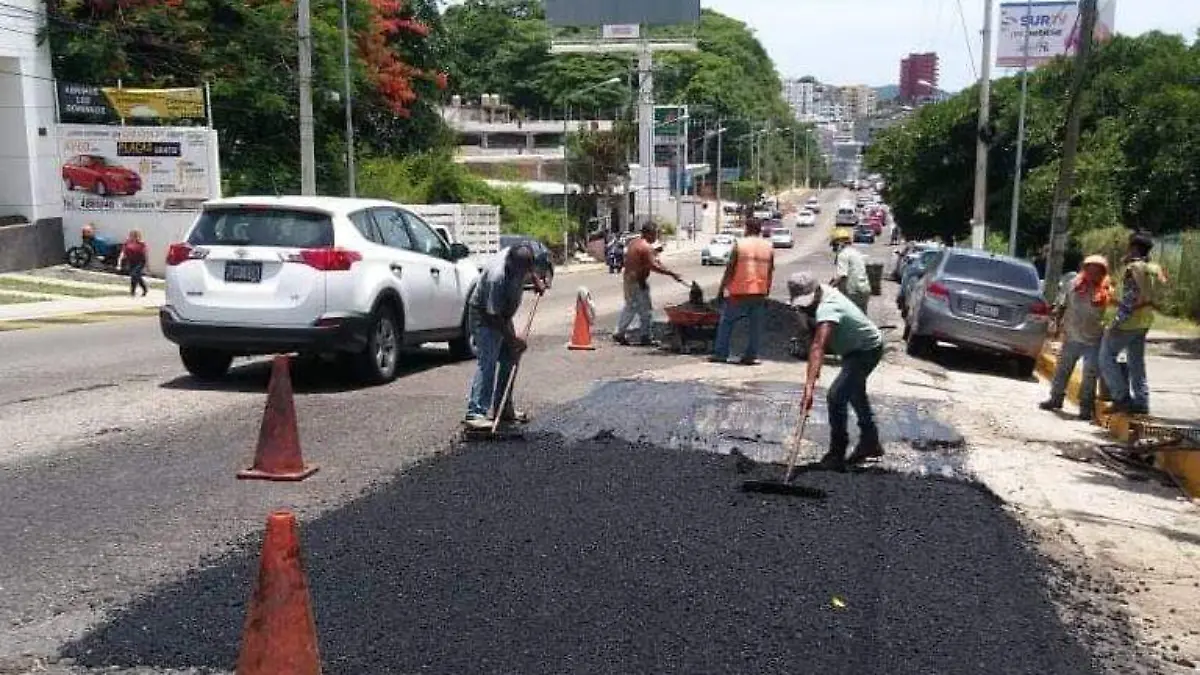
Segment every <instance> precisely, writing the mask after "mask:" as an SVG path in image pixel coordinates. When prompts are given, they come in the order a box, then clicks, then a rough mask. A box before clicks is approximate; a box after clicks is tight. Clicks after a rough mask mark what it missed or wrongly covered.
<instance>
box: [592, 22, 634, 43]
mask: <svg viewBox="0 0 1200 675" xmlns="http://www.w3.org/2000/svg"><path fill="white" fill-rule="evenodd" d="M601 34H602V35H603V36H604V39H605V40H636V39H638V38H639V37H641V36H642V27H641V26H639V25H637V24H636V23H628V24H617V25H615V26H614V25H607V26H605V27H604V31H603V33H601Z"/></svg>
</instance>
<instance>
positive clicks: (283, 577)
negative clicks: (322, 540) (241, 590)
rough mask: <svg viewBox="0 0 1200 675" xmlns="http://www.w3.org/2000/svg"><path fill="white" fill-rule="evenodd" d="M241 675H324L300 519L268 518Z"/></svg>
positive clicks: (285, 514)
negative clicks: (303, 557) (299, 531)
mask: <svg viewBox="0 0 1200 675" xmlns="http://www.w3.org/2000/svg"><path fill="white" fill-rule="evenodd" d="M236 672H237V675H284V674H286V675H320V673H321V656H320V654H319V653H318V651H317V624H316V622H315V621H314V620H313V613H312V604H311V603H310V601H309V597H308V578H307V577H306V576H305V575H304V567H303V566H302V565H301V562H300V538H299V536H297V534H296V516H294V515H292V514H291V513H288V512H287V511H277V512H275V513H272V514H271V515H270V516H269V517H268V518H267V534H266V537H265V538H264V539H263V550H262V560H261V561H260V562H259V567H258V582H257V583H256V584H255V585H254V593H253V595H251V597H250V609H249V611H248V612H247V613H246V624H245V626H244V628H243V630H242V647H241V650H240V651H239V652H238V660H237V670H236Z"/></svg>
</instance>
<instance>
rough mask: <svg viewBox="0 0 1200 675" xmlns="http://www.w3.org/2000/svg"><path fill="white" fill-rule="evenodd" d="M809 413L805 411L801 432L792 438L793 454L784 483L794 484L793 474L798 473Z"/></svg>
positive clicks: (789, 460) (801, 422) (801, 420)
mask: <svg viewBox="0 0 1200 675" xmlns="http://www.w3.org/2000/svg"><path fill="white" fill-rule="evenodd" d="M808 413H809V411H807V410H805V411H804V417H802V418H801V419H800V432H799V433H797V434H796V435H795V436H793V437H792V453H791V456H790V457H788V467H787V473H786V474H784V476H783V482H785V483H790V482H792V474H794V473H795V472H796V462H797V460H799V459H800V443H801V442H802V441H803V440H804V427H806V426H808Z"/></svg>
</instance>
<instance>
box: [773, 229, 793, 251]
mask: <svg viewBox="0 0 1200 675" xmlns="http://www.w3.org/2000/svg"><path fill="white" fill-rule="evenodd" d="M793 246H795V242H794V241H792V231H791V230H789V229H788V228H786V227H777V228H775V229H774V230H772V231H771V247H772V248H792V247H793Z"/></svg>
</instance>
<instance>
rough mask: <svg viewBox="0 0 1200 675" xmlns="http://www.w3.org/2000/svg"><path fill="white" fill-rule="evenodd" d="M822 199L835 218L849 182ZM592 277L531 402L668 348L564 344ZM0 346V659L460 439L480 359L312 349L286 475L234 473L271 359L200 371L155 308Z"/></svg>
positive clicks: (554, 321)
mask: <svg viewBox="0 0 1200 675" xmlns="http://www.w3.org/2000/svg"><path fill="white" fill-rule="evenodd" d="M824 199H825V202H826V208H825V209H824V215H825V217H826V220H827V221H828V219H829V218H831V215H830V213H831V211H832V208H829V207H830V205H832V204H833V203H835V202H836V200H837V193H833V192H831V193H827V194H826V195H825V197H824ZM827 230H828V226H827V225H826V226H825V227H818V228H814V229H813V230H804V231H798V232H799V236H798V237H797V248H796V249H795V250H794V251H793V252H791V253H784V254H783V255H782V256H781V260H790V259H799V258H801V257H803V256H804V255H806V254H807V253H808V252H810V251H812V250H815V249H819V248H821V247H823V246H824V243H825V241H826V239H825V236H826V233H827ZM667 263H668V264H669V265H671V266H672V267H674V268H676V269H677V270H679V271H680V272H681V273H682V274H683V275H684V276H685V277H687V278H688V279H689V280H690V279H696V280H698V281H700V282H701V283H702V284H703V285H705V287H706V290H707V292H708V293H712V292H713V291H714V290H715V286H716V282H717V281H718V279H719V277H720V274H721V270H720V269H719V268H715V267H701V266H700V264H699V255H698V254H695V255H694V256H693V255H688V256H686V257H684V256H679V257H670V258H668V259H667ZM578 286H586V287H587V288H589V289H590V290H591V292H592V294H593V297H594V299H595V301H596V304H597V309H598V313H599V315H600V320H599V326H598V329H599V330H602V331H608V330H611V324H612V323H613V322H614V321H615V313H616V311H617V310H618V308H619V306H620V303H621V299H620V282H619V277H617V276H612V275H609V274H607V273H606V272H605V271H603V270H600V271H593V272H582V273H576V274H570V275H560V276H559V278H558V279H557V280H556V288H555V289H554V290H552V291H551V292H550V293H549V294H548V295H547V296H546V298H545V299H543V301H542V304H541V307H540V309H539V312H538V314H539V316H538V320H537V322H536V323H535V329H534V337H533V340H532V350H531V353H530V355H529V357H528V358H527V359H526V363H525V366H524V367H523V368H522V377H521V382H520V383H518V390H519V391H518V396H519V402H520V403H521V405H522V406H524V407H526V408H529V409H531V410H532V411H533V412H534V413H535V414H537V413H538V412H539V411H540V410H544V409H548V408H551V407H552V406H554V405H557V404H560V403H562V402H564V401H569V400H571V399H574V398H578V397H580V396H583V395H584V394H586V393H587V391H588V390H589V389H590V387H591V386H592V384H593V383H594V382H595V381H596V380H597V379H600V378H605V377H615V376H620V375H626V374H631V373H634V372H637V371H640V370H644V369H646V368H648V367H655V366H656V364H660V363H664V362H665V361H664V359H670V358H672V357H669V356H658V355H653V354H652V353H651V352H649V351H647V350H644V349H617V348H614V347H612V346H610V345H608V344H605V343H604V342H603V340H604V337H603V336H599V337H598V340H600V341H601V349H600V350H599V351H597V352H593V353H587V354H582V353H571V352H568V351H567V350H565V349H563V345H564V344H565V342H566V341H567V336H568V334H569V328H570V321H571V318H572V315H571V311H572V308H573V305H574V300H575V297H574V290H575V288H576V287H578ZM653 288H654V293H655V301H656V303H657V304H658V305H659V306H661V305H662V304H664V303H666V302H670V301H682V300H683V299H685V298H686V295H687V289H685V288H683V287H681V286H679V285H677V284H674V283H673V282H671V281H670V280H668V279H665V278H662V277H659V278H656V279H655V280H654V281H653ZM527 304H529V303H527ZM0 353H2V354H4V358H3V360H2V361H0V438H3V439H5V440H4V442H3V443H2V444H0V541H3V542H5V545H4V546H2V547H0V570H4V575H3V579H2V580H0V627H4V630H3V631H0V673H2V672H5V671H4V668H5V667H11V668H16V667H17V665H15V664H27V663H30V662H31V659H45V658H47V657H49V656H50V655H53V654H54V653H56V652H57V649H58V647H59V645H60V644H61V642H62V641H63V640H64V639H67V638H69V637H71V636H75V635H78V634H80V633H81V631H83V630H84V629H85V628H86V627H87V626H89V625H90V624H92V623H93V622H94V621H96V620H97V619H98V618H99V617H100V616H101V614H102V613H103V612H104V611H106V610H109V609H111V608H113V607H114V606H118V605H120V604H122V603H124V602H127V601H129V600H130V599H131V598H134V597H136V596H137V595H138V594H140V593H143V592H145V591H146V590H147V589H148V588H150V587H152V586H154V585H155V584H158V583H162V582H164V581H166V580H169V579H172V578H174V577H175V576H177V575H178V574H179V573H181V572H182V571H183V570H186V569H188V568H190V567H192V566H195V565H196V564H197V563H199V562H200V561H201V560H202V559H203V558H204V557H206V556H211V555H216V554H220V553H222V552H224V551H227V550H230V549H231V548H232V547H235V546H236V545H237V543H238V542H239V540H241V539H242V538H243V537H245V536H247V535H251V534H253V533H255V532H257V531H258V530H259V529H260V528H261V524H262V519H263V516H264V514H266V513H267V512H269V511H270V510H272V509H275V508H285V507H286V508H292V509H295V510H296V511H297V512H298V513H299V514H300V515H301V517H306V518H311V517H315V516H316V515H317V514H319V513H321V512H324V511H326V510H329V509H331V508H334V507H336V506H339V505H341V504H344V503H345V502H347V501H348V500H352V499H354V498H356V497H357V496H359V495H360V494H362V493H363V492H365V491H369V490H370V489H371V488H372V486H373V485H376V484H378V483H381V482H384V481H387V480H389V479H390V478H391V477H392V476H394V475H395V474H397V473H399V472H400V471H402V470H404V469H405V468H406V467H408V466H410V465H411V464H412V463H413V462H414V461H417V460H419V459H421V458H425V457H428V456H430V455H432V454H435V453H438V452H442V451H446V450H448V449H449V448H450V447H451V442H452V439H453V437H454V435H455V432H456V431H457V425H458V422H459V420H460V419H461V416H462V413H463V408H464V398H465V391H466V388H467V384H468V382H469V380H470V377H471V374H472V368H473V364H471V363H455V362H452V361H450V360H449V359H448V358H447V356H446V355H445V352H444V350H443V349H440V348H438V347H437V346H434V347H431V348H429V349H427V350H424V351H423V352H421V353H418V354H413V355H411V356H410V358H409V359H408V360H407V361H406V364H405V372H404V373H403V375H402V377H400V378H399V379H398V380H397V381H396V382H394V383H392V384H391V385H388V386H385V387H376V388H367V389H363V388H359V387H358V386H357V385H356V384H354V383H353V382H352V381H347V380H346V379H345V378H343V377H342V375H341V373H339V372H337V371H335V370H332V369H331V368H329V367H321V366H298V367H297V368H296V369H295V372H294V373H293V378H294V382H295V385H296V390H297V401H296V405H297V410H298V413H299V419H300V433H301V439H302V443H303V445H304V450H305V457H306V459H307V460H309V461H311V462H314V463H317V464H319V465H320V466H321V471H320V473H319V474H318V476H317V477H316V478H314V479H311V480H309V481H307V482H305V483H302V484H299V485H276V484H262V483H244V482H238V481H236V480H234V474H235V473H236V472H237V471H238V470H239V469H241V468H244V466H245V465H246V464H247V463H248V462H249V461H250V460H251V459H252V456H253V449H254V443H255V439H256V437H257V431H258V424H259V421H260V419H261V415H262V406H263V403H264V392H265V389H266V381H267V379H268V375H269V369H268V367H267V366H266V364H265V363H263V362H248V363H245V364H241V365H235V368H234V370H233V372H232V375H231V377H230V378H229V381H228V382H226V383H223V384H221V385H201V384H199V383H196V382H194V381H193V380H192V379H191V378H190V377H189V376H187V374H186V372H185V371H184V370H183V368H182V366H181V365H180V364H179V361H178V355H177V353H176V351H175V348H174V346H173V345H171V344H170V343H168V342H167V341H166V340H164V339H163V338H162V337H161V334H160V333H159V330H158V326H157V322H156V320H154V319H134V320H127V321H118V322H113V323H106V324H97V325H87V326H69V327H61V328H47V329H41V330H35V331H17V332H10V333H2V334H0ZM5 664H9V666H6V665H5Z"/></svg>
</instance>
